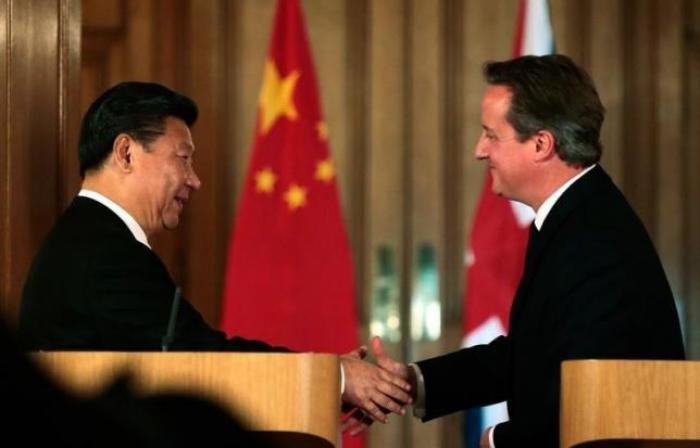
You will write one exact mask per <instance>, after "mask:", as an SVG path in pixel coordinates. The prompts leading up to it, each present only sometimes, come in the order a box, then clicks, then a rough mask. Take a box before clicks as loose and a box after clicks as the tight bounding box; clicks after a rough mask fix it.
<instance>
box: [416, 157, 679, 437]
mask: <svg viewBox="0 0 700 448" xmlns="http://www.w3.org/2000/svg"><path fill="white" fill-rule="evenodd" d="M531 239H532V241H531V242H530V244H529V245H528V253H527V256H526V262H525V269H524V273H523V277H522V279H521V281H520V285H519V287H518V290H517V293H516V295H515V299H514V301H513V306H512V308H511V314H510V332H509V335H508V336H507V337H499V338H497V339H495V340H494V341H493V342H491V343H490V344H488V345H480V346H476V347H473V348H469V349H464V350H460V351H457V352H454V353H451V354H448V355H445V356H440V357H437V358H433V359H429V360H426V361H422V362H419V363H418V365H419V367H420V368H421V371H422V373H423V375H424V379H425V387H426V411H427V414H426V418H425V419H426V420H429V419H432V418H435V417H439V416H442V415H445V414H448V413H451V412H454V411H457V410H461V409H464V408H467V407H472V406H481V405H485V404H491V403H496V402H499V401H503V400H507V401H508V411H509V415H510V421H509V422H506V423H503V424H500V425H498V426H497V427H496V430H495V432H494V442H495V444H496V447H497V448H505V447H510V446H540V447H541V446H545V447H556V446H558V442H559V440H558V438H559V389H560V364H561V361H562V360H565V359H582V358H623V359H682V358H684V356H685V355H684V349H683V342H682V337H681V331H680V326H679V322H678V315H677V313H676V308H675V305H674V301H673V296H672V294H671V290H670V288H669V285H668V282H667V280H666V277H665V274H664V272H663V269H662V267H661V263H660V261H659V258H658V256H657V254H656V251H655V249H654V247H653V245H652V242H651V240H650V238H649V236H648V235H647V233H646V231H645V229H644V226H643V225H642V223H641V221H640V220H639V218H638V217H637V216H636V214H635V213H634V211H633V210H632V208H631V207H630V206H629V204H628V203H627V201H626V200H625V198H624V197H623V195H622V193H621V192H620V191H619V190H618V189H617V187H615V185H614V184H613V182H612V181H611V180H610V178H609V177H608V175H607V174H606V173H605V172H604V171H603V169H602V168H600V167H599V166H598V167H595V168H593V169H592V170H591V171H590V172H589V173H587V174H585V175H584V176H583V177H582V178H580V179H579V180H577V181H576V182H575V183H574V184H573V185H572V186H571V187H570V188H569V189H567V190H566V191H565V192H564V194H563V195H562V196H561V197H560V198H559V200H558V201H557V203H556V204H555V205H554V207H553V208H552V210H551V212H550V213H549V215H548V216H547V218H546V219H545V221H544V223H543V225H542V229H541V230H540V232H538V234H537V235H536V236H535V237H534V238H531Z"/></svg>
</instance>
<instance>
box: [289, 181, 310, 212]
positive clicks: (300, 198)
mask: <svg viewBox="0 0 700 448" xmlns="http://www.w3.org/2000/svg"><path fill="white" fill-rule="evenodd" d="M284 200H285V201H287V204H288V205H289V208H290V210H296V209H298V208H299V207H302V206H304V205H306V188H303V187H300V186H299V185H297V184H292V186H291V187H289V189H288V190H287V192H286V193H285V194H284Z"/></svg>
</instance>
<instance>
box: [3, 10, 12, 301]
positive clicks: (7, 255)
mask: <svg viewBox="0 0 700 448" xmlns="http://www.w3.org/2000/svg"><path fill="white" fill-rule="evenodd" d="M10 29H11V24H10V0H1V1H0V89H2V94H1V95H0V310H2V312H3V314H4V313H7V312H8V311H9V309H10V307H15V306H16V305H15V304H14V303H13V299H14V300H16V298H12V297H11V296H10V294H11V292H12V291H13V290H12V289H11V288H10V280H9V275H10V260H11V257H12V254H11V252H10V236H11V234H10V228H11V227H10V207H9V204H10V178H9V173H8V168H7V167H8V160H9V157H8V156H9V154H10V151H9V147H10V134H9V121H8V119H9V112H8V110H9V105H10V95H9V84H8V72H7V67H8V64H9V63H10V60H9V55H10V48H9V45H10V42H11V41H12V40H11V39H10V36H9V33H10Z"/></svg>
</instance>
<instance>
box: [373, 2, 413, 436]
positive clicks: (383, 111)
mask: <svg viewBox="0 0 700 448" xmlns="http://www.w3.org/2000/svg"><path fill="white" fill-rule="evenodd" d="M406 8H407V5H406V2H405V1H402V0H370V1H369V3H368V13H367V20H368V24H369V25H368V33H367V34H368V41H367V46H368V54H367V60H368V62H367V67H368V79H367V92H366V95H367V103H366V105H367V109H366V110H365V111H364V112H365V113H366V114H367V115H368V117H369V118H368V122H369V125H368V128H367V141H368V146H367V165H366V169H367V171H366V173H365V174H364V176H363V177H362V178H361V179H364V182H366V184H367V190H366V194H367V197H366V208H367V212H366V215H365V219H366V228H367V234H366V241H367V247H368V251H367V253H366V254H365V259H364V260H363V262H364V263H365V264H364V269H365V273H364V275H365V279H366V284H365V288H364V290H365V296H364V301H363V305H364V307H365V309H366V310H367V311H368V312H369V311H370V310H371V304H372V287H373V286H374V285H375V282H376V281H377V280H376V279H377V278H378V274H379V268H380V266H379V260H378V254H379V250H380V248H382V247H383V248H388V250H389V251H390V253H391V256H392V260H393V263H394V275H395V278H396V284H397V287H398V294H399V297H400V298H401V299H400V309H401V313H400V320H401V323H400V328H401V333H402V338H408V337H409V334H408V333H407V331H408V326H407V321H408V316H409V308H408V306H407V305H408V304H407V300H406V297H407V296H406V294H407V291H408V289H409V288H408V278H410V275H408V274H407V271H408V269H409V266H410V265H411V260H412V257H411V255H412V254H411V250H410V244H411V242H410V240H408V239H407V233H406V232H407V231H408V229H407V228H406V225H407V224H406V220H407V204H410V200H411V199H410V195H411V191H410V190H406V179H405V177H406V176H408V175H409V174H408V173H406V166H407V164H409V166H410V161H409V160H408V159H407V156H408V154H407V152H406V149H405V148H406V145H407V143H408V142H407V141H406V139H407V138H408V136H407V132H408V129H407V126H406V124H407V123H406V121H405V120H406V115H405V111H406V108H407V107H409V104H407V98H406V96H407V95H406V94H407V91H406V89H407V85H406V83H407V80H406V74H407V73H406V69H407V65H406V64H407V61H406V57H405V54H406V48H405V45H407V43H406V41H405V34H404V33H405V32H406V30H405V27H406V15H407V14H408V11H407V9H406ZM407 246H408V247H407ZM367 316H368V318H370V319H371V314H369V313H368V314H367ZM403 347H405V345H404V346H403ZM386 348H387V350H388V351H389V352H390V353H391V354H392V355H393V356H397V357H401V358H404V357H405V356H406V354H405V353H402V346H401V345H399V344H386ZM404 349H405V348H404ZM410 424H411V422H410V420H409V421H397V422H396V423H394V424H392V425H388V426H385V425H381V426H380V427H377V428H376V429H377V430H376V431H372V432H371V434H370V446H383V445H394V446H410V442H409V441H408V440H407V437H408V435H407V434H408V432H407V431H408V429H407V427H410Z"/></svg>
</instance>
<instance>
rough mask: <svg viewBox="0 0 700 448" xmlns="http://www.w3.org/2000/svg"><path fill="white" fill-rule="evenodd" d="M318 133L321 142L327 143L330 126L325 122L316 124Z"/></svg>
mask: <svg viewBox="0 0 700 448" xmlns="http://www.w3.org/2000/svg"><path fill="white" fill-rule="evenodd" d="M316 132H318V138H319V140H323V141H326V140H327V139H328V125H327V124H326V123H325V122H323V121H319V122H318V123H316Z"/></svg>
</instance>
